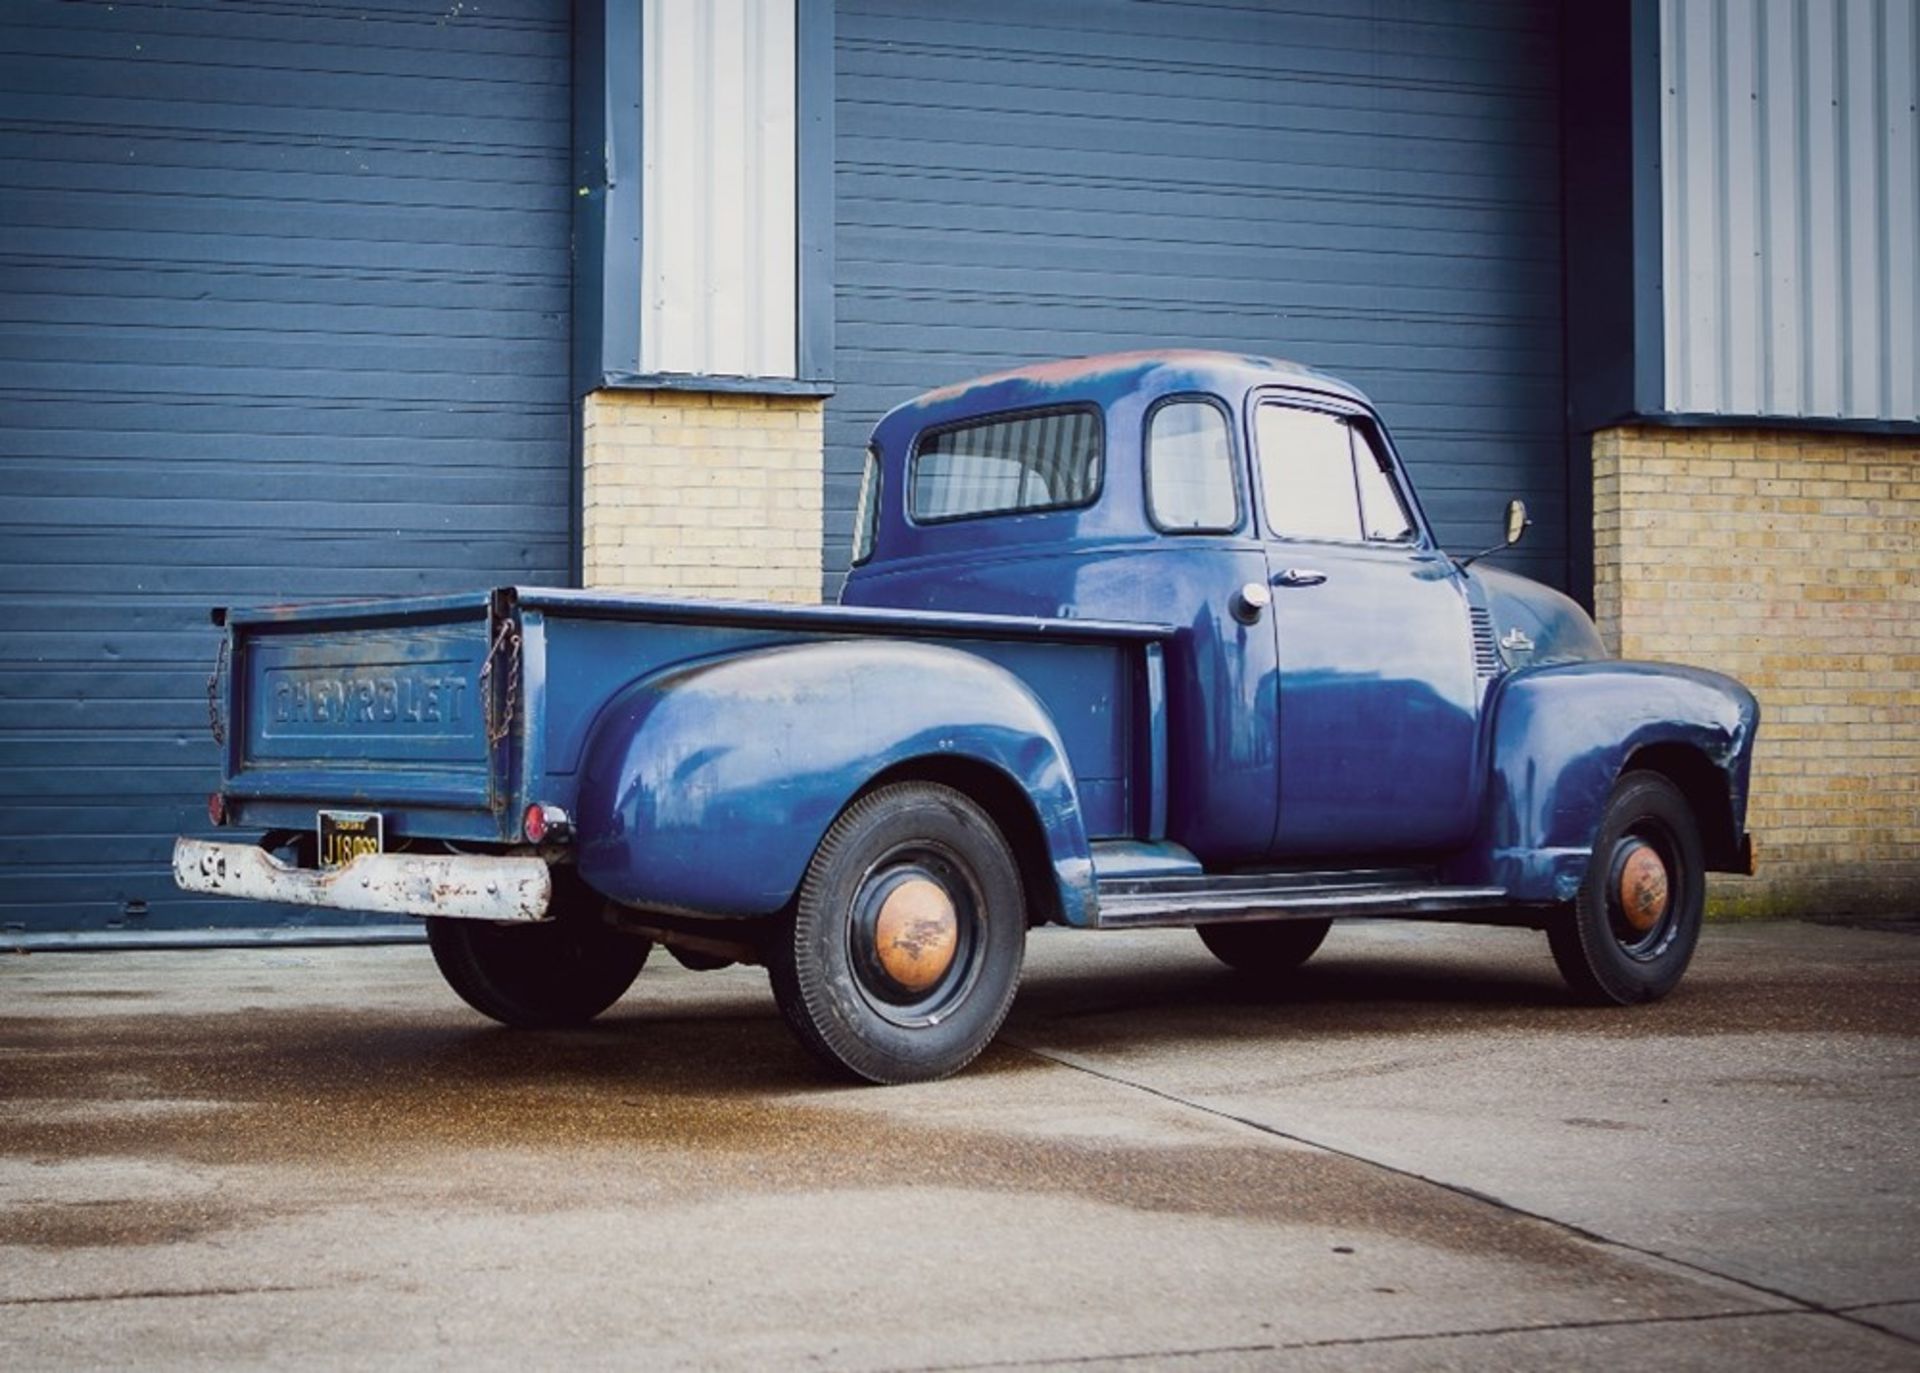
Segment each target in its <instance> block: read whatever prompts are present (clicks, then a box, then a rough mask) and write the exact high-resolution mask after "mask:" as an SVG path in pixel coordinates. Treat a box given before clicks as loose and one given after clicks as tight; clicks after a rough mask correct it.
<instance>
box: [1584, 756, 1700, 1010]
mask: <svg viewBox="0 0 1920 1373" xmlns="http://www.w3.org/2000/svg"><path fill="white" fill-rule="evenodd" d="M1705 911H1706V876H1705V870H1704V866H1703V863H1702V857H1701V845H1700V826H1699V823H1698V822H1697V821H1696V820H1695V819H1694V816H1693V810H1692V808H1691V807H1690V806H1688V804H1687V799H1686V797H1684V796H1683V795H1681V794H1680V791H1679V789H1678V788H1677V787H1675V786H1674V785H1673V783H1672V782H1669V781H1668V780H1667V779H1666V778H1665V777H1662V776H1661V775H1660V774H1658V773H1654V772H1630V773H1628V774H1626V775H1625V776H1624V777H1622V778H1621V779H1620V781H1619V782H1618V783H1617V784H1616V785H1615V786H1614V789H1613V795H1612V796H1611V797H1609V798H1608V800H1607V809H1606V814H1605V815H1604V816H1603V817H1602V818H1601V821H1600V833H1599V836H1598V837H1597V838H1596V839H1595V841H1594V845H1593V858H1592V860H1591V861H1590V863H1589V865H1588V868H1587V878H1586V881H1585V882H1584V883H1582V884H1581V887H1580V894H1579V896H1578V897H1577V898H1575V900H1574V902H1573V904H1572V905H1571V906H1569V907H1567V908H1565V909H1563V910H1562V911H1560V912H1559V913H1558V915H1557V918H1556V919H1555V920H1554V921H1553V923H1551V924H1550V925H1548V927H1547V941H1548V944H1549V945H1550V946H1551V948H1552V949H1553V961H1554V962H1555V963H1556V964H1558V965H1559V968H1560V974H1561V976H1562V977H1564V978H1566V980H1567V985H1568V986H1570V987H1571V988H1572V989H1573V991H1574V993H1575V994H1576V995H1577V996H1579V997H1580V998H1581V999H1582V1000H1585V1001H1593V1002H1599V1003H1603V1004H1606V1003H1611V1004H1613V1005H1618V1006H1626V1005H1631V1004H1633V1003H1635V1002H1641V1001H1657V1000H1659V999H1660V998H1661V997H1663V996H1665V995H1666V994H1667V993H1668V992H1670V991H1672V990H1673V989H1674V987H1675V986H1676V985H1678V983H1679V981H1680V978H1681V976H1682V974H1684V973H1685V972H1686V970H1687V964H1688V963H1689V962H1690V961H1691V960H1692V958H1693V950H1694V946H1695V945H1696V944H1698V943H1699V940H1700V925H1701V921H1702V919H1703V918H1704V915H1705Z"/></svg>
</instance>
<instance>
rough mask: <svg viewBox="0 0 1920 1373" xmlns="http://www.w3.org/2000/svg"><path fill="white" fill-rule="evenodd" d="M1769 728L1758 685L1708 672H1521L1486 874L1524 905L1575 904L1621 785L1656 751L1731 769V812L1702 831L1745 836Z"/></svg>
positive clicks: (1510, 701) (1513, 681)
mask: <svg viewBox="0 0 1920 1373" xmlns="http://www.w3.org/2000/svg"><path fill="white" fill-rule="evenodd" d="M1758 725H1759V706H1758V705H1757V703H1756V702H1755V701H1754V698H1753V694H1752V693H1751V692H1749V691H1748V690H1747V689H1746V688H1745V687H1743V686H1741V685H1740V683H1738V682H1736V681H1734V680H1733V679H1732V678H1731V677H1723V676H1721V675H1720V674H1719V673H1716V672H1705V671H1701V670H1700V669H1697V668H1687V667H1675V666H1670V665H1667V664H1664V663H1631V662H1614V661H1603V662H1588V663H1575V664H1568V665H1565V666H1560V667H1548V668H1540V669H1537V670H1532V671H1525V672H1519V673H1515V674H1513V675H1512V676H1511V677H1509V678H1507V679H1505V680H1504V681H1503V682H1502V683H1501V689H1500V691H1499V694H1498V696H1497V697H1496V699H1495V702H1494V723H1493V733H1492V741H1491V754H1492V756H1491V759H1490V767H1491V785H1490V787H1489V789H1488V797H1487V812H1486V815H1485V817H1484V818H1483V821H1482V824H1483V841H1482V844H1481V846H1480V852H1482V853H1483V854H1488V855H1490V864H1491V866H1490V869H1489V870H1488V871H1487V872H1486V873H1484V874H1482V876H1484V878H1485V879H1486V880H1489V881H1491V882H1494V883H1497V884H1499V885H1502V886H1505V887H1506V888H1507V890H1508V892H1509V894H1510V895H1511V896H1512V897H1513V899H1514V900H1516V901H1523V902H1532V901H1570V900H1572V899H1573V897H1574V896H1575V895H1576V894H1577V893H1578V892H1579V890H1580V884H1581V883H1582V882H1583V881H1584V880H1585V879H1586V875H1587V862H1588V859H1589V857H1590V855H1591V853H1592V850H1593V843H1594V839H1595V837H1596V836H1597V835H1598V833H1599V830H1600V819H1601V812H1602V811H1603V810H1604V809H1605V807H1606V802H1607V797H1608V795H1609V794H1610V793H1611V792H1612V790H1613V785H1614V782H1615V781H1616V780H1617V779H1618V778H1619V776H1620V774H1621V772H1622V771H1623V770H1624V769H1625V768H1626V767H1627V766H1628V765H1629V763H1630V762H1631V760H1632V759H1633V758H1634V756H1635V755H1636V754H1640V753H1642V752H1643V751H1644V750H1647V749H1651V748H1661V749H1663V751H1668V750H1671V749H1672V748H1675V747H1679V748H1685V749H1687V750H1690V751H1692V752H1694V753H1697V754H1698V755H1699V756H1700V757H1701V758H1704V759H1705V760H1706V761H1707V762H1708V763H1709V764H1711V765H1712V767H1713V768H1715V769H1716V770H1717V771H1718V772H1719V773H1720V775H1721V776H1722V777H1723V779H1724V780H1725V783H1726V788H1725V797H1726V799H1725V802H1724V804H1726V805H1727V806H1728V807H1730V809H1731V814H1730V815H1729V816H1725V817H1722V816H1717V815H1707V816H1703V817H1702V827H1703V829H1705V830H1707V831H1708V832H1709V833H1714V832H1716V830H1717V827H1719V826H1721V825H1722V823H1723V822H1724V823H1725V824H1729V825H1730V826H1731V831H1730V832H1731V833H1732V834H1733V835H1735V836H1738V835H1739V834H1741V833H1743V832H1744V828H1745V824H1746V809H1747V781H1748V774H1749V771H1750V769H1751V766H1752V759H1753V740H1754V734H1755V731H1756V730H1757V728H1758ZM1696 804H1698V802H1697V801H1696Z"/></svg>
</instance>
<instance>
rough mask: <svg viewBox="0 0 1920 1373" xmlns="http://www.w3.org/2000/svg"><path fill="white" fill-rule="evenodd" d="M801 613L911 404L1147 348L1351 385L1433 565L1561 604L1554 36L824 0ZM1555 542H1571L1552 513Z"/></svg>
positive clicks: (1393, 20) (1265, 8)
mask: <svg viewBox="0 0 1920 1373" xmlns="http://www.w3.org/2000/svg"><path fill="white" fill-rule="evenodd" d="M836 41H837V51H836V56H837V60H838V72H837V100H836V105H835V119H836V162H837V167H838V171H837V176H836V181H835V194H836V199H837V206H836V215H837V229H836V245H835V247H836V253H837V259H838V273H837V275H838V289H837V293H836V298H835V303H836V308H837V316H838V317H837V344H838V357H837V369H836V377H837V380H838V382H839V388H840V389H839V393H838V395H837V396H836V397H835V398H834V400H833V402H832V404H831V405H830V407H829V409H828V428H827V437H828V444H829V453H828V465H829V475H828V482H827V508H828V576H827V589H828V592H829V594H831V593H833V592H834V591H835V590H837V587H838V584H839V580H840V576H841V572H842V569H843V568H844V566H845V562H846V553H847V538H848V532H849V530H850V529H851V525H852V508H853V502H854V497H855V494H856V492H857V488H858V483H859V473H860V452H861V448H862V446H863V444H864V441H865V436H866V432H867V430H868V428H869V427H870V426H871V424H872V422H873V420H874V419H875V417H876V416H878V415H879V414H881V413H882V412H884V411H885V410H886V409H887V408H888V407H890V406H892V405H894V404H896V403H898V402H899V401H902V400H905V399H907V398H908V397H910V396H912V395H913V394H914V393H915V392H917V391H919V390H921V389H923V388H925V387H928V386H931V385H935V384H939V383H943V382H947V381H951V380H953V379H955V378H958V377H964V376H968V375H971V374H975V373H979V372H982V371H985V370H988V369H992V368H997V367H1001V366H1006V365H1009V364H1012V363H1015V362H1020V361H1025V360H1030V359H1036V358H1044V357H1050V356H1060V355H1069V354H1083V353H1093V352H1103V351H1106V350H1109V349H1117V348H1133V347H1146V346H1154V345H1159V344H1169V343H1171V344H1196V345H1202V346H1216V347H1224V348H1232V349H1244V350H1248V351H1252V352H1259V353H1270V354H1277V355H1280V356H1283V357H1292V358H1296V359H1298V360H1300V361H1303V362H1307V363H1311V364H1314V365H1316V366H1320V367H1324V368H1326V369H1328V370H1330V371H1333V372H1336V373H1339V374H1340V375H1342V376H1345V377H1347V378H1348V379H1349V380H1352V381H1354V382H1356V383H1358V384H1359V385H1360V386H1361V387H1362V388H1364V389H1365V390H1367V391H1368V392H1369V393H1370V394H1371V395H1372V396H1373V398H1374V400H1375V401H1376V402H1377V403H1378V404H1379V405H1380V406H1381V407H1382V409H1383V410H1384V412H1385V414H1386V418H1387V420H1388V422H1389V423H1390V424H1391V425H1392V426H1393V428H1394V430H1395V432H1396V434H1397V435H1398V436H1399V439H1400V442H1401V446H1402V449H1403V451H1404V452H1405V453H1406V454H1407V456H1408V457H1409V458H1410V459H1411V461H1412V464H1413V467H1414V471H1415V474H1416V477H1417V479H1418V481H1419V484H1420V489H1421V493H1422V495H1423V497H1424V498H1425V501H1426V505H1427V510H1428V513H1429V514H1430V515H1431V516H1433V517H1434V519H1435V520H1436V522H1437V523H1438V525H1439V528H1440V531H1441V534H1442V537H1443V538H1444V539H1446V540H1448V541H1449V543H1450V544H1453V545H1455V546H1458V547H1462V548H1464V547H1468V546H1480V545H1484V544H1488V543H1492V542H1494V541H1495V540H1497V539H1498V537H1499V529H1500V516H1501V511H1502V508H1503V507H1504V505H1505V502H1506V501H1507V499H1508V498H1509V497H1510V496H1515V495H1518V496H1523V497H1525V498H1526V499H1527V500H1528V502H1529V503H1530V504H1531V505H1532V507H1533V513H1534V517H1535V520H1536V527H1535V529H1534V532H1533V534H1532V535H1530V536H1529V539H1528V542H1527V543H1526V544H1525V545H1524V546H1523V548H1522V549H1521V550H1519V551H1518V553H1516V554H1514V555H1510V556H1507V557H1504V558H1503V561H1506V562H1508V563H1509V564H1510V565H1513V566H1515V567H1517V568H1519V569H1521V570H1523V571H1526V572H1528V573H1530V574H1532V575H1535V576H1540V577H1544V578H1545V579H1546V580H1548V581H1551V582H1554V583H1556V584H1559V585H1565V584H1566V583H1567V549H1568V539H1567V531H1568V520H1569V512H1568V502H1567V448H1566V442H1565V421H1564V414H1565V378H1564V369H1563V364H1562V340H1561V327H1562V310H1561V261H1562V253H1561V215H1560V193H1561V187H1560V156H1559V141H1560V103H1559V102H1560V70H1561V66H1560V62H1561V54H1560V11H1559V7H1558V6H1557V5H1554V4H1542V3H1537V0H1369V3H1366V4H1354V5H1337V4H1327V3H1324V0H1267V3H1262V4H1257V5H1219V4H1186V3H1158V4H1134V3H1124V2H1123V0H1049V2H1048V3H1034V0H971V2H970V3H968V4H966V5H929V4H925V3H921V0H842V3H841V4H840V5H839V6H838V9H837V12H836ZM1576 518H1577V516H1576Z"/></svg>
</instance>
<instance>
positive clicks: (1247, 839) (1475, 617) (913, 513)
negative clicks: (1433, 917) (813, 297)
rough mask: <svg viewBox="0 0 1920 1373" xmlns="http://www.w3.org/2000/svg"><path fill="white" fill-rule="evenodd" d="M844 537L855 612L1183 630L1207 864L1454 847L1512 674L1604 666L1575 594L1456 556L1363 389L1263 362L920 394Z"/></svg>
mask: <svg viewBox="0 0 1920 1373" xmlns="http://www.w3.org/2000/svg"><path fill="white" fill-rule="evenodd" d="M857 530H858V532H857V534H856V539H855V547H854V550H853V563H852V569H851V571H850V573H849V575H848V578H847V582H846V585H845V590H844V591H843V593H842V601H843V603H845V604H848V605H864V606H894V607H902V608H910V609H916V610H965V611H975V612H982V613H989V614H1011V615H1023V616H1073V615H1086V616H1095V617H1100V618H1106V619H1116V620H1140V621H1146V622H1150V623H1162V624H1169V625H1173V626H1176V627H1177V630H1178V632H1177V633H1176V634H1175V635H1174V636H1173V638H1172V639H1171V640H1170V641H1169V643H1168V645H1167V650H1166V651H1167V654H1168V659H1169V663H1168V672H1167V681H1168V688H1167V697H1168V699H1167V711H1168V731H1169V734H1170V736H1171V737H1173V738H1174V739H1177V740H1178V741H1180V747H1179V748H1178V749H1177V750H1176V751H1175V755H1174V757H1173V758H1172V759H1171V760H1170V761H1171V764H1172V769H1171V777H1170V782H1171V787H1170V792H1169V798H1168V800H1169V816H1170V820H1169V831H1168V833H1169V836H1170V837H1171V838H1172V839H1173V840H1175V841H1176V842H1178V843H1180V844H1181V845H1183V846H1185V847H1186V848H1187V849H1189V850H1191V851H1192V852H1193V853H1194V854H1195V855H1196V856H1197V857H1198V858H1199V859H1200V860H1201V861H1202V862H1203V863H1205V864H1206V865H1207V866H1208V867H1221V866H1226V867H1232V866H1246V865H1257V864H1261V863H1267V862H1275V861H1300V860H1309V859H1350V858H1353V857H1356V856H1368V855H1372V856H1390V855H1396V854H1406V853H1421V852H1443V851H1447V850H1450V849H1453V848H1456V847H1458V846H1460V845H1462V844H1464V843H1466V842H1467V841H1468V840H1469V839H1470V838H1471V836H1472V834H1473V832H1474V829H1475V826H1476V823H1477V821H1478V818H1479V815H1480V811H1481V805H1482V799H1483V792H1484V789H1485V787H1486V785H1487V781H1488V774H1487V769H1486V767H1485V766H1484V763H1483V759H1482V753H1481V739H1482V733H1483V725H1484V723H1485V721H1486V719H1487V715H1488V711H1489V708H1490V705H1491V702H1492V698H1493V695H1494V687H1495V685H1496V683H1497V682H1498V680H1499V678H1500V676H1501V675H1502V674H1503V672H1505V671H1506V670H1508V669H1509V668H1511V667H1514V666H1530V665H1533V664H1537V663H1549V662H1560V663H1565V662H1573V661H1578V660H1583V659H1599V658H1602V657H1604V656H1605V655H1604V650H1603V649H1602V647H1601V644H1600V641H1599V636H1598V635H1597V633H1596V632H1595V631H1594V629H1593V626H1592V623H1591V622H1590V621H1589V620H1588V619H1587V617H1586V616H1585V615H1584V614H1582V613H1581V611H1580V610H1579V608H1578V607H1577V606H1575V605H1574V604H1573V603H1572V602H1571V601H1569V600H1567V599H1566V598H1565V597H1563V596H1561V595H1559V594H1558V593H1557V592H1554V591H1552V590H1550V589H1549V588H1547V587H1544V586H1540V585H1537V584H1533V583H1528V582H1524V581H1522V580H1521V579H1518V578H1514V577H1511V576H1508V575H1504V574H1497V573H1496V574H1491V575H1490V574H1489V572H1488V571H1485V570H1481V571H1475V570H1473V569H1470V568H1464V567H1462V566H1460V565H1459V564H1457V563H1456V562H1455V561H1454V560H1453V559H1452V558H1450V557H1449V556H1448V555H1447V553H1446V552H1445V551H1444V550H1443V549H1441V547H1440V546H1439V544H1438V542H1437V541H1436V540H1435V538H1434V535H1433V531H1432V529H1431V527H1430V526H1429V525H1428V523H1427V519H1426V516H1425V514H1424V512H1423V511H1422V510H1421V508H1420V502H1419V499H1418V497H1417V495H1416V494H1415V492H1414V489H1413V487H1412V484H1411V483H1410V482H1409V481H1408V480H1407V478H1406V474H1405V472H1404V470H1403V469H1402V467H1401V464H1400V460H1399V456H1398V454H1397V453H1396V452H1395V450H1394V447H1393V443H1392V440H1391V438H1390V437H1389V436H1388V434H1387V431H1386V428H1385V426H1384V425H1383V424H1382V423H1381V422H1380V419H1379V417H1378V415H1377V414H1375V412H1374V410H1373V408H1372V407H1371V405H1369V404H1368V402H1367V400H1366V398H1365V397H1364V396H1362V395H1361V394H1360V393H1359V392H1358V391H1356V390H1354V389H1353V388H1352V387H1350V386H1347V385H1346V384H1345V383H1343V382H1340V381H1338V380H1336V379H1334V378H1332V377H1329V376H1326V375H1324V374H1321V373H1318V372H1314V371H1311V370H1308V369H1306V368H1301V367H1296V366H1293V365H1291V364H1287V363H1279V362H1274V361H1271V360H1268V359H1261V358H1251V357H1239V356H1232V355H1224V354H1217V353H1204V352H1176V353H1154V354H1128V355H1121V356H1110V357H1102V358H1089V359H1085V360H1082V361H1079V362H1076V363H1064V364H1056V365H1054V366H1050V367H1045V368H1035V369H1025V370H1021V371H1017V372H1010V373H1006V374H1003V375H1000V376H996V377H988V378H984V379H982V380H980V381H977V382H974V383H971V384H969V385H967V386H964V387H956V388H951V389H949V390H946V391H939V392H935V393H933V394H932V395H930V396H925V397H922V398H920V399H918V400H916V401H914V402H912V403H911V404H908V405H905V406H902V407H900V408H899V409H897V410H895V411H893V412H892V413H891V414H889V415H888V416H887V417H886V418H885V419H884V420H883V421H882V422H881V423H880V425H879V426H878V427H877V428H876V430H875V432H874V436H873V444H872V446H871V448H870V449H869V450H868V454H867V468H866V473H865V476H864V479H863V482H862V488H861V509H860V512H859V516H858V521H857ZM1523 622H1524V623H1523ZM1529 627H1531V629H1532V630H1533V632H1532V633H1529V632H1528V628H1529ZM1502 638H1504V639H1505V642H1506V645H1507V646H1506V648H1505V649H1504V650H1503V649H1502V648H1501V640H1502ZM1543 640H1544V641H1545V644H1544V647H1543V644H1542V641H1543Z"/></svg>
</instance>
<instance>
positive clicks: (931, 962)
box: [847, 844, 986, 1026]
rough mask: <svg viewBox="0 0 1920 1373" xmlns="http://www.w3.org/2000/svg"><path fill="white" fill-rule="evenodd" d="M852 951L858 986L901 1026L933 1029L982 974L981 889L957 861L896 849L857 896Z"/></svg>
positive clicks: (940, 853) (924, 850) (939, 853)
mask: <svg viewBox="0 0 1920 1373" xmlns="http://www.w3.org/2000/svg"><path fill="white" fill-rule="evenodd" d="M851 915H852V918H851V919H850V920H849V921H848V922H847V951H848V954H849V955H850V958H849V961H850V963H851V966H852V968H853V972H854V985H855V986H856V987H857V988H858V989H859V991H860V995H861V997H862V998H863V999H864V1000H865V1001H866V1002H867V1004H868V1005H869V1006H871V1007H872V1008H873V1009H874V1011H875V1012H876V1013H878V1014H879V1015H880V1016H882V1017H883V1018H884V1019H887V1020H890V1021H892V1022H893V1023H894V1024H896V1025H904V1026H920V1025H934V1024H938V1023H939V1022H940V1021H941V1020H943V1019H945V1018H946V1017H947V1016H948V1015H949V1014H951V1013H952V1011H953V1009H954V1008H955V1007H956V1006H958V1005H959V1004H960V1002H961V1001H963V1000H965V998H966V995H967V993H968V992H969V991H970V990H971V989H972V987H973V984H974V981H975V980H976V978H977V977H978V974H979V969H980V954H981V951H982V950H983V949H984V947H985V944H986V923H985V920H984V909H983V902H982V899H981V896H980V889H979V885H978V883H977V882H975V880H974V878H973V875H972V873H971V872H969V871H968V870H967V868H966V866H965V864H963V863H962V862H961V861H960V860H959V858H958V857H957V856H956V855H954V854H952V853H949V852H947V851H946V850H945V849H941V848H937V847H934V846H931V845H918V844H917V845H912V846H905V847H901V848H898V849H894V850H893V851H891V852H889V853H888V854H887V855H886V856H885V857H883V858H882V859H881V860H880V861H879V862H878V863H875V864H874V865H873V866H872V867H871V868H869V869H868V870H867V875H866V876H865V877H864V878H863V879H861V882H860V887H859V890H858V891H856V892H855V893H854V898H853V906H852V911H851Z"/></svg>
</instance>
